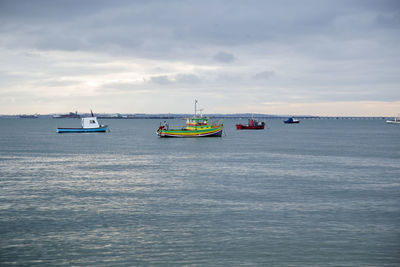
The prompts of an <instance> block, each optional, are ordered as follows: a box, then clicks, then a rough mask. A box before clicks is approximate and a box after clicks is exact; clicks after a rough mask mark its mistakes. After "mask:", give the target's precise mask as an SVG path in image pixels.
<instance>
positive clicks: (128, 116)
mask: <svg viewBox="0 0 400 267" xmlns="http://www.w3.org/2000/svg"><path fill="white" fill-rule="evenodd" d="M79 115H80V116H81V117H85V116H91V115H90V114H89V113H82V114H79ZM96 116H97V117H98V118H100V119H181V118H187V117H192V116H193V114H185V113H165V114H144V113H140V114H138V113H126V114H119V113H117V114H108V113H100V114H96ZM204 116H206V117H210V118H216V119H247V118H249V117H254V118H263V119H283V118H287V117H295V118H298V119H337V120H339V119H351V120H357V119H360V120H361V119H382V120H384V119H389V118H393V117H392V116H388V117H385V116H312V115H271V114H253V113H237V114H204ZM0 118H22V119H33V118H34V119H37V118H42V119H73V118H63V117H57V114H43V115H40V114H32V115H30V114H18V115H0ZM75 118H78V117H75Z"/></svg>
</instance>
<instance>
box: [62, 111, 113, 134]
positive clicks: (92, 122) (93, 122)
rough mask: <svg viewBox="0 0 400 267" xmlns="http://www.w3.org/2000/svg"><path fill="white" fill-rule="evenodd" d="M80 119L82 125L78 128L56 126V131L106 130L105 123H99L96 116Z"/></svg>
mask: <svg viewBox="0 0 400 267" xmlns="http://www.w3.org/2000/svg"><path fill="white" fill-rule="evenodd" d="M90 112H91V113H92V117H86V118H82V119H81V124H82V127H80V128H57V133H98V132H106V131H107V127H108V126H107V125H101V124H99V122H98V121H97V118H96V117H94V116H93V112H92V111H90Z"/></svg>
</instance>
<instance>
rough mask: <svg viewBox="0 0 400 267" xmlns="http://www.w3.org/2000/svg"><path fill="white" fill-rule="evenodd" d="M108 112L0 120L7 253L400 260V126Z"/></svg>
mask: <svg viewBox="0 0 400 267" xmlns="http://www.w3.org/2000/svg"><path fill="white" fill-rule="evenodd" d="M101 122H102V123H104V124H108V125H109V127H110V129H111V131H110V132H107V133H77V134H57V133H56V128H57V127H61V126H62V127H74V126H79V125H80V121H79V120H78V119H0V265H4V266H7V265H16V266H70V265H72V266H156V265H160V266H161V265H162V266H164V265H168V266H181V265H190V266H242V265H246V266H400V139H399V138H400V127H399V125H387V124H385V122H384V121H383V120H312V119H306V120H302V121H301V123H300V124H298V125H285V124H283V123H282V120H278V119H271V120H267V121H266V122H267V128H268V129H265V130H261V131H245V130H242V131H237V130H236V129H235V126H234V125H235V123H236V122H242V123H246V122H247V121H246V120H244V119H243V120H233V119H226V120H224V128H225V134H224V135H223V136H222V137H221V138H193V139H189V138H185V139H162V138H158V137H157V136H156V135H155V130H156V129H157V127H158V126H159V123H160V121H159V120H150V119H147V120H146V119H137V120H102V121H101ZM183 123H184V121H181V120H172V121H170V126H179V127H181V126H182V125H183Z"/></svg>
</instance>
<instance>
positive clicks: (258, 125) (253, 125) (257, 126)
mask: <svg viewBox="0 0 400 267" xmlns="http://www.w3.org/2000/svg"><path fill="white" fill-rule="evenodd" d="M264 127H265V122H263V121H261V122H260V121H258V120H256V119H249V124H247V125H244V124H236V129H237V130H263V129H264Z"/></svg>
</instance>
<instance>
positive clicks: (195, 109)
mask: <svg viewBox="0 0 400 267" xmlns="http://www.w3.org/2000/svg"><path fill="white" fill-rule="evenodd" d="M196 105H197V99H195V100H194V116H195V117H196V116H197V107H196Z"/></svg>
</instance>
